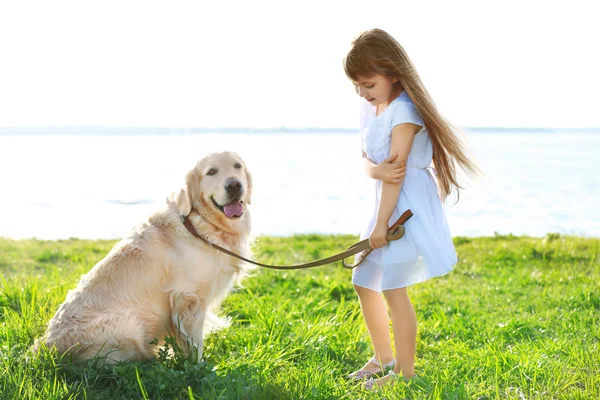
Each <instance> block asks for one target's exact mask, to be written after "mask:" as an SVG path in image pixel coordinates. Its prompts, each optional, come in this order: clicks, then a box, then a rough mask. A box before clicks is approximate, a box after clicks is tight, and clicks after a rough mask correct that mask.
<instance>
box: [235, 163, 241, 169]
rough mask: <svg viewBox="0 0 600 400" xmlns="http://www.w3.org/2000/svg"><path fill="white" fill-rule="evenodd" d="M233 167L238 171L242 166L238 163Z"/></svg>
mask: <svg viewBox="0 0 600 400" xmlns="http://www.w3.org/2000/svg"><path fill="white" fill-rule="evenodd" d="M233 167H234V168H237V169H240V168H242V164H240V163H239V162H236V163H235V165H234V166H233Z"/></svg>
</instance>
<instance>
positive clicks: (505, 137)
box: [0, 129, 600, 239]
mask: <svg viewBox="0 0 600 400" xmlns="http://www.w3.org/2000/svg"><path fill="white" fill-rule="evenodd" d="M82 131H83V132H85V129H84V130H82ZM129 132H130V133H119V134H114V135H100V134H82V133H79V134H73V133H69V134H46V135H23V134H14V135H10V134H6V133H4V134H3V135H0V188H1V189H0V190H1V194H2V195H1V196H0V236H5V237H13V238H30V237H37V238H42V239H58V238H69V237H79V238H90V239H97V238H107V239H114V238H120V237H122V236H123V235H125V234H126V233H127V232H128V230H129V229H130V228H131V227H132V226H134V225H136V224H137V223H139V222H140V221H142V220H143V219H144V218H145V217H146V216H147V215H148V214H149V213H151V212H152V211H153V210H155V209H156V208H157V207H159V206H160V204H162V203H163V202H164V200H165V198H166V197H167V195H168V194H169V193H170V192H171V191H174V190H176V189H177V188H179V187H180V186H181V185H182V184H183V180H184V176H185V174H186V172H187V171H188V170H189V169H190V168H192V167H193V166H194V165H195V163H196V161H197V160H198V159H200V158H201V157H202V156H203V155H204V154H206V153H208V152H212V151H219V150H232V151H236V152H238V153H239V154H240V155H241V156H242V157H243V158H244V159H245V161H246V162H247V164H248V166H249V168H250V170H251V171H252V173H253V178H254V193H253V199H252V206H251V212H252V216H253V228H254V232H255V233H258V234H267V235H290V234H294V233H351V234H358V233H359V232H360V230H361V226H362V224H363V223H365V220H366V219H367V218H368V216H369V213H370V212H371V210H372V208H373V204H372V201H373V196H372V195H373V189H372V181H370V179H369V178H367V177H366V176H365V175H364V172H363V170H362V162H361V158H360V156H361V152H360V139H359V136H358V133H353V132H284V133H276V132H269V133H260V132H240V133H231V132H230V133H200V134H185V133H165V132H162V133H158V134H131V132H132V131H129ZM175 132H176V131H175ZM467 137H468V140H469V144H470V146H471V148H472V150H473V153H474V154H475V156H476V157H477V161H478V162H479V164H480V165H481V167H482V169H483V170H484V171H485V173H486V177H484V178H482V179H479V180H478V181H475V182H472V183H471V187H467V188H466V190H465V191H464V192H463V193H462V194H461V197H460V201H459V202H458V204H456V205H454V204H453V200H454V199H450V200H449V201H448V202H447V204H446V211H447V216H448V221H449V223H450V229H451V231H452V234H453V235H455V236H456V235H463V236H480V235H493V234H494V232H498V233H502V234H508V233H513V234H515V235H531V236H543V235H545V234H546V233H548V232H559V233H564V234H576V235H581V236H593V237H600V211H599V207H598V206H599V205H600V201H599V200H598V199H600V163H599V162H598V161H597V157H598V156H599V155H600V132H593V131H583V132H582V131H570V132H548V131H542V132H536V131H516V130H515V131H511V130H503V131H490V130H486V131H477V130H475V131H468V132H467Z"/></svg>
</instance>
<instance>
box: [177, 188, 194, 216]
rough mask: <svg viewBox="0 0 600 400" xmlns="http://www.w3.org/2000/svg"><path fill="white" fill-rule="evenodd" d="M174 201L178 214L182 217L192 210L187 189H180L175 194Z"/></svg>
mask: <svg viewBox="0 0 600 400" xmlns="http://www.w3.org/2000/svg"><path fill="white" fill-rule="evenodd" d="M175 202H176V203H177V209H178V210H179V215H182V216H184V217H187V216H188V215H190V212H192V202H191V201H190V196H189V195H188V193H187V189H181V190H180V191H179V193H177V194H176V195H175Z"/></svg>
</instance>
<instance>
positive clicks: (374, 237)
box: [369, 222, 388, 249]
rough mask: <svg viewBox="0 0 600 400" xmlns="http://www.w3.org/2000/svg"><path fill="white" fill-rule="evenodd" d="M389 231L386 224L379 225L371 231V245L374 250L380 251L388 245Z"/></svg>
mask: <svg viewBox="0 0 600 400" xmlns="http://www.w3.org/2000/svg"><path fill="white" fill-rule="evenodd" d="M387 231H388V227H387V225H386V224H381V223H379V222H378V223H377V224H376V225H375V227H374V228H373V231H371V235H370V236H369V245H370V246H371V248H373V249H378V248H380V247H383V246H385V245H386V244H387V242H388V241H387V238H386V235H387Z"/></svg>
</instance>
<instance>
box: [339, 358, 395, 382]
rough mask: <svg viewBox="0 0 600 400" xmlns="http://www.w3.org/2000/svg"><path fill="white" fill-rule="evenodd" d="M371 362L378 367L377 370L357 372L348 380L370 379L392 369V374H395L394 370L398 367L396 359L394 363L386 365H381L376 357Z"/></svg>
mask: <svg viewBox="0 0 600 400" xmlns="http://www.w3.org/2000/svg"><path fill="white" fill-rule="evenodd" d="M369 362H370V363H371V364H375V365H377V368H375V369H371V370H360V371H355V372H353V373H351V374H350V375H348V376H347V377H346V378H348V379H354V380H357V381H359V380H361V379H364V378H370V377H371V376H373V375H376V374H379V373H381V372H385V371H386V370H388V369H390V368H392V372H393V368H394V367H395V366H396V359H395V358H392V361H389V362H387V363H385V364H382V363H380V362H379V360H377V359H376V358H375V357H373V358H371V359H370V360H369Z"/></svg>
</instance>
